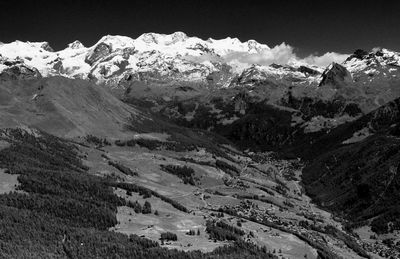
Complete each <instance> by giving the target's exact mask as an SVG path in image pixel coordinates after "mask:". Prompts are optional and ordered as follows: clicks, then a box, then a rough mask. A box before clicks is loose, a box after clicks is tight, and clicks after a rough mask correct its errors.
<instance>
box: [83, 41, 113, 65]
mask: <svg viewBox="0 0 400 259" xmlns="http://www.w3.org/2000/svg"><path fill="white" fill-rule="evenodd" d="M110 53H111V47H110V46H109V45H107V44H105V43H104V42H101V43H99V44H98V45H97V46H96V47H95V48H94V50H93V51H91V52H89V53H88V55H87V56H86V58H85V62H86V63H87V64H89V65H91V66H93V64H94V63H95V62H96V61H98V60H100V59H102V58H104V57H106V56H108V55H109V54H110Z"/></svg>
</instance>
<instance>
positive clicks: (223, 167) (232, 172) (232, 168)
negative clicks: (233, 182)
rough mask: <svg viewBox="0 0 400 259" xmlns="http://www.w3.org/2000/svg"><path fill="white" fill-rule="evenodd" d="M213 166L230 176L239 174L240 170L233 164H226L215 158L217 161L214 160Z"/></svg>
mask: <svg viewBox="0 0 400 259" xmlns="http://www.w3.org/2000/svg"><path fill="white" fill-rule="evenodd" d="M215 166H216V167H217V168H219V169H221V170H222V171H224V172H225V173H227V174H229V175H230V176H232V177H234V176H239V174H240V171H239V170H238V169H237V168H236V167H235V166H233V165H231V164H228V163H227V162H225V161H223V160H219V159H217V161H215Z"/></svg>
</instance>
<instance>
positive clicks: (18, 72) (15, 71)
mask: <svg viewBox="0 0 400 259" xmlns="http://www.w3.org/2000/svg"><path fill="white" fill-rule="evenodd" d="M4 65H6V66H8V67H7V68H5V69H4V70H3V71H2V72H1V73H0V77H1V78H8V79H12V80H17V79H23V80H26V79H34V78H41V77H42V75H41V74H40V72H39V70H37V69H36V68H34V67H30V66H27V65H25V64H24V63H22V62H8V61H6V62H4Z"/></svg>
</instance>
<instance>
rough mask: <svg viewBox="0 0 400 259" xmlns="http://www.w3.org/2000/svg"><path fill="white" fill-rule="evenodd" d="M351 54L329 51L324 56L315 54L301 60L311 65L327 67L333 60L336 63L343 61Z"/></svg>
mask: <svg viewBox="0 0 400 259" xmlns="http://www.w3.org/2000/svg"><path fill="white" fill-rule="evenodd" d="M348 56H349V55H347V54H340V53H336V52H327V53H325V54H324V55H322V56H315V55H310V56H308V57H306V58H304V59H302V60H301V61H303V62H305V63H307V64H309V65H316V66H319V67H326V66H328V65H329V64H331V63H332V62H335V63H342V62H343V61H344V60H345V59H346V58H347V57H348Z"/></svg>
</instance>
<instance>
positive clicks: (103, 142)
mask: <svg viewBox="0 0 400 259" xmlns="http://www.w3.org/2000/svg"><path fill="white" fill-rule="evenodd" d="M85 140H86V142H88V143H91V144H94V145H96V146H97V147H104V146H110V145H111V142H110V141H108V140H107V139H106V138H99V137H96V136H94V135H91V134H89V135H86V137H85Z"/></svg>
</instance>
